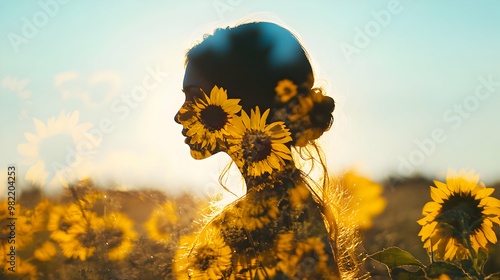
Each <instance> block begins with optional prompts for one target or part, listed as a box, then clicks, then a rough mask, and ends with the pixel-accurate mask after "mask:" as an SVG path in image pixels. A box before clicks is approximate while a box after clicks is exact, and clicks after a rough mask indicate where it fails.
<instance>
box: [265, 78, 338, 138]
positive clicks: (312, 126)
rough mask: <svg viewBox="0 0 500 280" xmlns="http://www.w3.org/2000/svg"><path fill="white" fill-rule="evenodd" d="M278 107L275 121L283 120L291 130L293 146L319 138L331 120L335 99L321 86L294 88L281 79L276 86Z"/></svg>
mask: <svg viewBox="0 0 500 280" xmlns="http://www.w3.org/2000/svg"><path fill="white" fill-rule="evenodd" d="M276 92H277V97H276V101H277V103H278V104H281V106H279V105H278V107H279V108H278V109H277V110H276V112H275V114H274V117H275V118H274V119H275V120H280V121H284V122H285V124H286V126H287V128H289V129H290V132H291V133H292V139H293V142H292V145H294V146H298V147H303V146H306V145H308V144H309V143H310V142H311V141H314V140H316V139H318V138H319V137H320V136H321V135H323V133H324V132H325V131H327V130H328V129H329V128H330V127H331V125H332V123H333V116H332V113H333V110H334V109H335V101H334V100H333V99H332V98H331V97H329V96H325V95H324V93H323V90H322V89H321V88H312V89H310V88H309V89H308V88H307V87H300V86H299V87H294V86H293V83H291V82H289V81H287V82H286V84H285V83H284V82H280V83H279V84H278V86H277V87H276Z"/></svg>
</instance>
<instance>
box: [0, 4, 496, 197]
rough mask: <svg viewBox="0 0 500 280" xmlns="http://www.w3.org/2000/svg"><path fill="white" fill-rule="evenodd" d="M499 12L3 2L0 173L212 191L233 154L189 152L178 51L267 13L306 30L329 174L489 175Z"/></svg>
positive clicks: (489, 7)
mask: <svg viewBox="0 0 500 280" xmlns="http://www.w3.org/2000/svg"><path fill="white" fill-rule="evenodd" d="M499 14H500V2H498V1H480V2H479V1H451V0H449V1H431V0H427V1H425V0H418V1H416V0H414V1H395V0H394V1H392V0H391V1H284V0H283V1H278V0H275V1H250V0H216V1H211V0H210V1H192V0H190V1H147V2H146V1H130V0H123V1H90V0H89V1H77V0H72V1H71V0H64V1H63V0H59V1H58V0H40V1H7V0H0V178H2V181H5V177H6V174H7V167H8V166H9V165H12V164H14V165H15V166H16V169H17V172H18V176H19V177H18V179H19V180H21V181H22V180H24V178H25V177H26V175H28V179H30V178H35V179H37V180H42V179H43V180H45V181H46V182H45V183H46V186H44V188H45V189H46V190H48V191H49V192H57V190H58V189H59V187H57V184H50V182H51V181H52V179H53V178H58V176H57V173H56V172H55V170H63V171H64V169H63V168H62V167H64V166H66V167H68V168H69V170H70V171H71V172H70V171H68V172H66V173H64V174H65V176H66V175H68V174H69V175H71V174H74V175H75V176H79V177H87V176H90V177H92V178H94V179H95V180H97V181H98V182H100V183H103V184H107V183H110V182H113V183H116V184H119V185H120V186H123V187H124V188H131V187H132V188H134V187H141V186H154V187H158V188H161V189H164V190H168V191H178V190H182V189H187V190H191V191H194V192H198V193H206V192H210V191H213V190H214V189H215V188H217V178H218V174H219V173H220V171H221V170H222V169H223V168H224V166H225V165H226V163H227V162H228V157H227V156H224V155H217V156H214V157H212V158H209V159H207V160H203V161H196V160H194V159H192V158H190V156H189V149H188V147H187V146H186V145H185V144H184V143H183V140H184V137H183V136H182V135H181V133H180V132H181V129H182V128H181V126H180V125H178V124H176V123H175V122H174V121H173V116H174V115H175V113H176V112H177V110H178V108H179V107H180V106H181V105H182V102H183V93H182V92H181V88H182V78H183V70H184V69H183V67H184V55H185V53H186V51H187V50H188V49H189V48H190V47H191V46H193V45H194V44H195V43H196V42H197V41H200V40H201V39H202V38H203V34H204V33H212V32H213V30H214V28H217V27H226V26H228V25H230V26H231V25H235V24H237V23H238V22H239V21H240V20H242V19H243V20H251V19H265V20H271V21H273V22H277V23H280V24H282V25H284V26H285V27H288V28H290V29H291V30H293V32H295V33H296V34H297V35H298V36H299V38H301V40H302V42H303V44H304V46H305V48H306V50H307V51H308V53H309V55H310V56H311V59H312V61H313V65H314V68H315V73H316V77H317V79H318V85H323V86H325V88H326V89H327V93H328V95H330V96H332V97H333V98H334V99H335V100H336V102H337V107H336V111H335V112H334V117H335V123H334V125H333V127H332V129H331V130H330V131H329V132H327V133H326V134H325V136H324V137H323V138H322V139H321V141H320V143H321V144H322V145H323V149H324V151H325V152H326V154H327V158H328V164H329V167H330V169H331V171H332V172H334V173H336V172H340V171H342V170H344V169H346V168H349V167H351V166H356V167H357V168H358V170H360V171H361V172H362V173H364V174H367V175H369V176H371V177H373V178H375V179H376V180H383V179H384V178H386V177H387V176H389V175H396V176H397V175H408V174H411V173H412V172H420V173H423V174H425V175H427V176H431V177H433V178H436V179H440V180H442V179H443V178H444V175H445V173H446V170H447V169H448V168H449V167H451V168H454V169H460V168H466V169H471V168H472V169H475V170H476V171H477V172H479V173H480V174H481V178H482V179H483V180H484V181H486V182H493V181H496V180H499V179H500V176H499V175H500V172H499V171H500V126H499V121H500V110H499V105H500V36H499V33H498V32H499V30H500V17H498V15H499ZM51 119H52V120H51ZM78 145H80V146H78ZM77 146H78V149H84V150H85V154H82V155H81V157H79V158H78V160H76V157H75V156H74V155H75V154H74V152H73V151H75V150H76V149H77ZM77 161H78V162H77ZM40 162H42V163H43V165H41V163H40ZM75 162H76V163H75ZM61 166H62V167H61ZM71 166H74V168H73V167H71ZM30 169H31V171H29V170H30ZM72 172H74V173H72ZM70 173H71V174H70ZM69 175H68V176H69Z"/></svg>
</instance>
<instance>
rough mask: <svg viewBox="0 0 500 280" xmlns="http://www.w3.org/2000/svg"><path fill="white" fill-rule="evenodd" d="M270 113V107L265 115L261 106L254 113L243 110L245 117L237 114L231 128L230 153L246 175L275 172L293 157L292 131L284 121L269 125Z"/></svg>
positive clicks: (229, 137) (229, 138)
mask: <svg viewBox="0 0 500 280" xmlns="http://www.w3.org/2000/svg"><path fill="white" fill-rule="evenodd" d="M268 115H269V109H267V110H266V111H265V112H264V114H262V117H261V115H260V110H259V107H256V108H255V111H254V110H252V111H251V117H248V115H247V113H246V112H245V111H241V117H236V118H234V119H233V120H234V121H233V122H232V125H231V126H230V127H229V128H228V133H229V135H228V141H229V144H230V147H229V153H230V154H231V155H232V157H233V159H235V162H236V164H237V165H238V167H239V168H240V170H242V172H244V173H245V174H246V175H249V176H254V177H256V176H260V175H263V174H264V173H265V172H268V173H269V174H271V173H272V172H273V170H277V171H280V170H282V169H283V167H284V165H285V161H284V160H292V156H291V151H290V149H289V148H288V147H287V146H286V145H285V144H286V143H288V142H290V141H292V137H290V132H289V131H288V129H286V128H285V125H284V122H274V123H272V124H269V125H267V124H266V119H267V116H268Z"/></svg>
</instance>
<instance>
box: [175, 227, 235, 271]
mask: <svg viewBox="0 0 500 280" xmlns="http://www.w3.org/2000/svg"><path fill="white" fill-rule="evenodd" d="M180 244H181V249H179V250H178V251H177V253H176V259H175V262H174V270H175V271H176V272H177V273H178V275H177V276H178V279H203V280H212V279H213V280H215V279H226V278H224V276H225V275H227V270H228V269H229V268H230V267H231V256H232V254H231V253H232V250H231V248H230V247H229V246H228V245H227V244H226V242H225V241H224V238H223V237H222V236H221V235H220V232H219V231H217V230H212V229H206V230H205V231H203V232H202V233H200V234H199V235H191V236H186V237H183V238H181V240H180Z"/></svg>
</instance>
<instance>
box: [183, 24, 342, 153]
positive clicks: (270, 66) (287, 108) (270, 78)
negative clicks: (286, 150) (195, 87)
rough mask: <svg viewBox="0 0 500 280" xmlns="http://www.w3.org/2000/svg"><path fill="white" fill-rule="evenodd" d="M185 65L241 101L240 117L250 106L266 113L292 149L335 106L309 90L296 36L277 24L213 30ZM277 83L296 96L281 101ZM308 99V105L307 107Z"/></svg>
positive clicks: (320, 128)
mask: <svg viewBox="0 0 500 280" xmlns="http://www.w3.org/2000/svg"><path fill="white" fill-rule="evenodd" d="M187 63H189V64H190V67H194V68H196V69H197V70H198V71H199V72H200V73H201V74H202V75H203V76H204V78H205V79H206V80H208V81H210V82H211V83H213V84H214V85H217V86H218V87H223V88H224V89H226V90H227V92H228V96H229V97H230V98H238V99H241V101H240V103H239V104H240V105H241V106H242V107H243V110H245V111H246V112H250V109H253V108H255V106H259V108H260V109H261V110H262V111H264V110H266V109H267V108H270V109H271V112H270V114H269V119H268V120H270V121H271V122H274V121H284V122H285V125H286V126H287V128H289V129H290V132H291V133H292V135H291V136H292V139H293V141H292V145H294V146H306V145H307V144H308V143H309V142H310V141H313V140H314V139H317V138H318V137H319V136H321V135H322V134H323V132H324V131H326V130H328V129H329V128H330V126H331V124H332V122H333V116H332V112H333V110H334V107H335V103H334V101H333V99H331V98H330V97H327V96H324V95H323V92H322V90H321V89H319V88H312V86H313V84H314V76H313V70H312V67H311V63H310V61H309V57H308V55H307V52H306V51H305V50H304V48H303V47H302V45H301V44H300V42H299V40H298V39H297V37H296V36H294V35H293V34H292V33H291V32H290V31H289V30H287V29H285V28H283V27H281V26H279V25H277V24H274V23H270V22H252V23H246V24H242V25H238V26H236V27H227V28H225V29H222V28H219V29H216V30H215V32H214V34H213V35H208V36H205V38H204V40H203V41H202V42H201V43H200V44H198V45H196V46H194V47H193V48H191V49H190V50H189V51H188V53H187V57H186V64H187ZM281 81H287V82H288V85H292V86H296V92H297V93H296V94H295V95H294V96H292V97H291V98H290V99H287V100H286V102H283V100H280V99H279V98H277V90H279V88H278V85H279V83H280V82H281ZM282 85H283V86H285V87H286V83H285V84H282ZM312 97H315V98H314V102H312V103H311V102H310V101H309V102H307V100H306V98H309V99H311V101H312V100H313V98H312ZM318 97H320V98H318ZM301 106H302V107H304V106H306V107H307V108H301ZM306 109H307V110H306Z"/></svg>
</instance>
